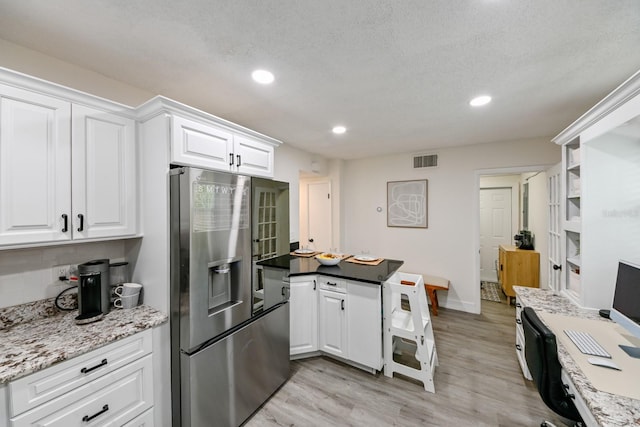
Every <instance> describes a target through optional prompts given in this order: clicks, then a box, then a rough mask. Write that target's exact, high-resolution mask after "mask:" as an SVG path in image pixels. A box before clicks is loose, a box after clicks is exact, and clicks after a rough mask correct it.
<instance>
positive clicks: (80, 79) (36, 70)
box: [0, 39, 155, 106]
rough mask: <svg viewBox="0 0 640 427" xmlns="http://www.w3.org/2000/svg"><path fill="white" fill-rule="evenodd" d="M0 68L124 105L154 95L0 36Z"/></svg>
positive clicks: (138, 102) (138, 101) (133, 104)
mask: <svg viewBox="0 0 640 427" xmlns="http://www.w3.org/2000/svg"><path fill="white" fill-rule="evenodd" d="M0 67H4V68H9V69H10V70H14V71H18V72H21V73H24V74H28V75H30V76H34V77H39V78H41V79H43V80H47V81H50V82H53V83H58V84H60V85H62V86H67V87H70V88H73V89H76V90H80V91H83V92H86V93H90V94H92V95H96V96H100V97H102V98H106V99H109V100H112V101H116V102H119V103H121V104H125V105H131V106H137V105H140V104H142V103H143V102H145V101H147V100H149V99H151V98H152V97H153V96H154V95H155V94H153V93H150V92H147V91H145V90H142V89H139V88H137V87H134V86H130V85H128V84H125V83H122V82H119V81H117V80H113V79H111V78H109V77H106V76H104V75H102V74H100V73H96V72H94V71H90V70H87V69H85V68H80V67H77V66H75V65H72V64H69V63H67V62H63V61H60V60H58V59H55V58H53V57H51V56H48V55H45V54H42V53H40V52H36V51H35V50H30V49H26V48H24V47H22V46H18V45H16V44H13V43H10V42H8V41H6V40H2V39H0Z"/></svg>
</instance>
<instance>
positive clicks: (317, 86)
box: [0, 0, 640, 159]
mask: <svg viewBox="0 0 640 427" xmlns="http://www.w3.org/2000/svg"><path fill="white" fill-rule="evenodd" d="M0 38H2V39H5V40H8V41H10V42H13V43H16V44H18V45H22V46H25V47H27V48H30V49H34V50H37V51H40V52H43V53H46V54H48V55H50V56H53V57H56V58H59V59H61V60H63V61H66V62H70V63H72V64H76V65H78V66H81V67H84V68H87V69H90V70H93V71H96V72H99V73H101V74H103V75H105V76H108V77H111V78H113V79H116V80H120V81H122V82H125V83H128V84H131V85H133V86H137V87H139V88H141V89H145V90H147V91H149V92H152V93H157V94H162V95H165V96H167V97H170V98H173V99H176V100H178V101H181V102H184V103H186V104H189V105H193V106H195V107H197V108H200V109H203V110H205V111H208V112H210V113H213V114H215V115H217V116H220V117H223V118H225V119H227V120H231V121H234V122H236V123H239V124H241V125H243V126H246V127H249V128H252V129H255V130H257V131H259V132H262V133H265V134H267V135H269V136H272V137H274V138H278V139H281V140H282V141H284V142H285V143H287V144H290V145H292V146H296V147H299V148H301V149H304V150H307V151H310V152H317V153H322V154H324V155H326V156H328V157H333V158H345V159H348V158H358V157H367V156H373V155H381V154H386V153H394V152H416V153H417V152H426V151H429V150H433V149H437V148H440V147H445V146H453V145H469V144H476V143H485V142H493V141H510V140H519V139H527V138H536V137H552V136H554V135H555V134H557V133H558V132H560V131H561V130H562V129H564V128H565V127H566V126H567V125H569V124H570V123H571V122H573V121H574V120H575V119H576V118H578V117H579V116H580V115H581V114H582V113H584V112H585V111H586V110H587V109H588V108H590V107H591V106H593V105H594V104H595V103H596V102H597V101H599V100H600V99H601V98H602V97H604V96H605V95H606V94H607V93H609V92H610V91H611V90H612V89H614V88H615V87H616V86H618V85H619V84H620V83H622V82H623V81H624V80H625V79H626V78H628V77H629V76H631V75H632V74H633V73H634V72H635V71H637V70H638V69H640V48H639V46H640V1H638V0H615V1H611V0H537V1H529V0H520V1H518V0H473V1H463V0H437V1H434V0H432V1H426V0H402V1H400V0H395V1H394V0H387V1H379V0H358V1H356V0H353V1H346V0H322V1H319V0H253V1H249V0H233V1H231V0H229V1H212V0H186V1H175V0H171V1H169V0H108V1H105V0H55V1H47V0H38V1H36V0H20V1H16V0H0ZM255 68H267V69H270V70H272V71H273V72H274V74H275V76H276V81H275V83H274V84H273V85H271V86H267V87H265V86H259V85H257V84H255V83H253V82H252V81H251V80H250V73H251V71H252V70H254V69H255ZM483 93H489V94H491V95H492V96H493V102H492V103H491V104H490V105H489V106H487V107H485V108H482V109H472V108H471V107H469V105H468V101H469V99H470V98H471V97H473V96H475V95H478V94H483ZM335 124H343V125H345V126H346V127H347V128H348V131H347V133H346V134H344V135H341V136H333V135H332V134H331V132H330V130H331V127H332V126H334V125H335Z"/></svg>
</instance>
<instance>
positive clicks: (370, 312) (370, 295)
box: [347, 281, 383, 370]
mask: <svg viewBox="0 0 640 427" xmlns="http://www.w3.org/2000/svg"><path fill="white" fill-rule="evenodd" d="M380 293H381V286H380V285H375V284H366V283H358V282H352V281H348V282H347V294H348V295H349V298H348V299H347V326H348V333H347V336H348V339H349V348H348V351H349V359H350V360H353V361H354V362H357V363H360V364H362V365H365V366H369V367H371V368H375V369H376V370H380V369H382V365H383V360H382V303H381V301H382V300H381V294H380Z"/></svg>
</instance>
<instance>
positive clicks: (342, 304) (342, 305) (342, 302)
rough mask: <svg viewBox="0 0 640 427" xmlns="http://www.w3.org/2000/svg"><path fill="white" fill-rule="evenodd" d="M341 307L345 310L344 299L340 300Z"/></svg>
mask: <svg viewBox="0 0 640 427" xmlns="http://www.w3.org/2000/svg"><path fill="white" fill-rule="evenodd" d="M340 308H341V309H342V310H343V311H344V300H341V301H340Z"/></svg>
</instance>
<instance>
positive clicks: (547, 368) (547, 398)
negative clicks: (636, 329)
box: [520, 307, 583, 427]
mask: <svg viewBox="0 0 640 427" xmlns="http://www.w3.org/2000/svg"><path fill="white" fill-rule="evenodd" d="M520 317H521V320H522V326H523V329H524V340H525V342H524V348H525V358H526V360H527V365H528V366H529V372H531V376H532V377H533V382H534V383H535V384H536V387H537V388H538V392H539V393H540V397H542V401H543V402H544V403H545V404H546V405H547V406H548V407H549V408H550V409H551V410H552V411H554V412H555V413H557V414H558V415H561V416H563V417H565V418H568V419H569V420H571V421H573V422H575V423H576V424H575V425H577V426H582V425H583V421H582V417H580V413H579V412H578V410H577V409H576V406H575V405H574V403H573V400H572V397H571V396H570V395H569V394H568V393H567V390H566V388H565V386H564V385H563V384H562V380H561V379H560V372H561V369H562V368H561V366H560V362H559V361H558V348H557V346H556V336H555V335H554V333H553V332H551V330H550V329H549V328H547V326H546V325H545V324H544V323H542V321H541V320H540V318H539V317H538V315H537V314H536V312H535V311H534V310H533V309H532V308H531V307H525V308H524V309H523V310H522V313H521V316H520ZM540 425H541V426H543V427H544V426H548V425H551V424H549V423H547V422H546V421H544V422H543V423H542V424H540Z"/></svg>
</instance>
